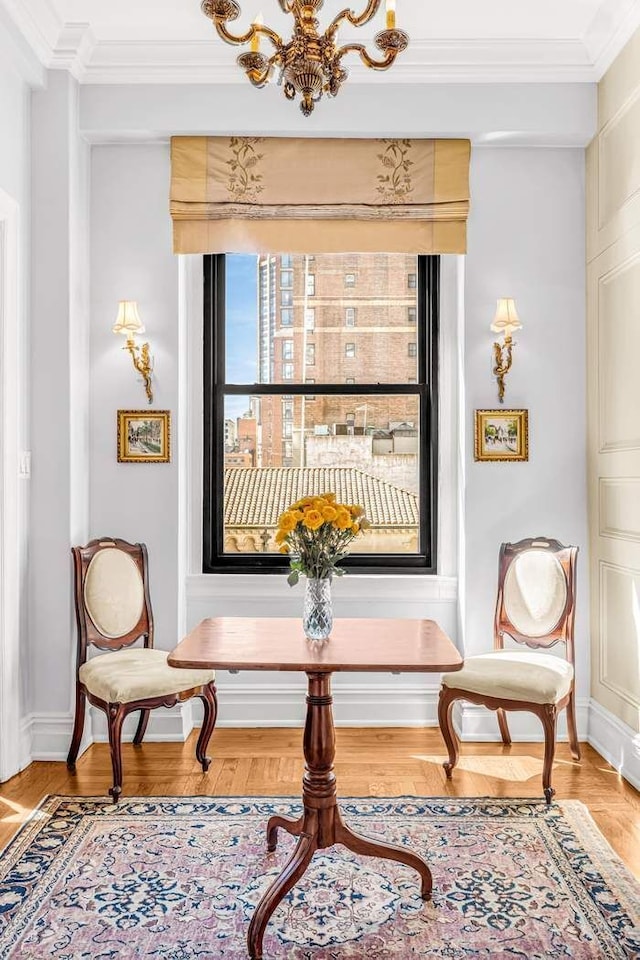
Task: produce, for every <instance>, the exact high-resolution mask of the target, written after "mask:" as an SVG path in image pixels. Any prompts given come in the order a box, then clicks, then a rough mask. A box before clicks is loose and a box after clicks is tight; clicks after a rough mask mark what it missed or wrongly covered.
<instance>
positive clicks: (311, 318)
mask: <svg viewBox="0 0 640 960" xmlns="http://www.w3.org/2000/svg"><path fill="white" fill-rule="evenodd" d="M304 325H305V327H306V329H307V330H315V328H316V308H315V307H307V308H306V310H305V311H304Z"/></svg>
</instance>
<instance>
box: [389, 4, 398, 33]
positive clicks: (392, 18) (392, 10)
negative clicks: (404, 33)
mask: <svg viewBox="0 0 640 960" xmlns="http://www.w3.org/2000/svg"><path fill="white" fill-rule="evenodd" d="M395 28H396V0H387V30H395Z"/></svg>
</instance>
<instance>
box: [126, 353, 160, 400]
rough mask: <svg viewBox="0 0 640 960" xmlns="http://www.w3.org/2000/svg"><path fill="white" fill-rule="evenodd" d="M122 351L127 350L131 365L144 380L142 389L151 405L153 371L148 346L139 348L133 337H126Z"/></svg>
mask: <svg viewBox="0 0 640 960" xmlns="http://www.w3.org/2000/svg"><path fill="white" fill-rule="evenodd" d="M122 349H123V350H128V351H129V353H130V354H131V359H132V361H133V365H134V367H135V368H136V370H137V371H138V373H139V374H140V376H141V377H142V379H143V380H144V389H145V392H146V394H147V400H148V401H149V403H153V390H152V388H151V371H152V370H153V361H152V360H151V356H150V354H149V344H148V343H143V344H142V346H141V347H139V346H138V345H137V343H136V342H135V340H134V339H133V337H128V338H127V342H126V343H125V345H124V347H123V348H122Z"/></svg>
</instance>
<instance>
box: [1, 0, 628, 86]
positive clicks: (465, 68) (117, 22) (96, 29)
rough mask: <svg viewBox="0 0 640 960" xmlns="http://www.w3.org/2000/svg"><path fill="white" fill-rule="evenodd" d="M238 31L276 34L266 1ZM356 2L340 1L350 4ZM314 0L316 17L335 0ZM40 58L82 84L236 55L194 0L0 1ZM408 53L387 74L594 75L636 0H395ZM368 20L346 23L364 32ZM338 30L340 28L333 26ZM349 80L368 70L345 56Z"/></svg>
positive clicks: (213, 64) (233, 74)
mask: <svg viewBox="0 0 640 960" xmlns="http://www.w3.org/2000/svg"><path fill="white" fill-rule="evenodd" d="M240 2H241V6H242V11H243V15H242V18H241V19H240V20H239V21H237V22H236V23H235V24H234V25H233V27H234V28H238V29H241V28H244V27H246V26H248V24H249V23H250V22H251V21H252V20H253V19H254V17H255V16H256V14H257V13H258V12H262V13H263V14H264V17H265V21H266V23H267V24H269V25H271V26H273V27H274V28H275V29H277V30H278V31H279V32H283V33H284V35H285V36H286V35H287V34H288V29H287V25H288V24H290V22H291V18H290V17H287V16H286V15H284V14H283V13H282V12H281V10H280V9H279V7H278V4H277V0H240ZM364 2H365V0H351V6H352V8H353V9H354V10H356V12H360V10H362V9H363V7H364ZM344 5H345V3H344V0H326V2H325V7H324V9H323V11H322V12H321V19H322V21H323V22H327V21H328V20H329V18H330V17H331V16H332V15H333V14H335V13H337V12H338V10H340V9H342V8H343V7H344ZM1 8H4V10H5V11H6V12H7V13H8V14H9V16H10V17H11V19H12V20H13V22H14V23H15V24H16V26H17V27H18V28H19V30H20V31H21V32H22V34H23V35H24V36H25V38H26V39H27V41H28V42H29V44H30V45H31V47H32V48H33V49H34V50H35V52H36V54H37V55H38V57H39V58H40V60H41V61H42V62H43V63H44V64H45V66H49V67H59V68H67V69H70V70H71V71H72V72H73V73H74V75H75V76H77V77H78V78H79V79H80V80H82V81H83V82H89V83H105V82H106V83H126V82H173V83H175V82H244V78H243V76H242V73H241V71H240V70H238V68H237V67H236V66H235V58H236V56H237V55H238V53H239V52H240V51H239V50H238V48H235V47H230V46H229V45H227V44H224V43H223V42H222V41H221V40H219V39H218V38H217V36H216V35H215V32H214V30H213V26H212V24H211V22H210V21H209V20H207V19H206V18H205V17H204V16H203V14H202V13H201V11H200V4H199V0H107V2H105V0H0V9H1ZM397 20H398V26H400V27H402V28H403V29H405V30H406V31H407V32H408V33H409V35H410V37H411V44H410V47H409V49H408V50H407V51H406V53H405V54H403V56H402V57H401V58H399V59H398V61H397V63H396V65H395V66H394V68H393V70H391V71H389V73H388V74H387V75H386V77H387V80H386V82H388V81H389V80H391V79H392V78H393V81H394V82H411V83H416V82H433V81H442V82H446V81H473V80H477V81H523V82H524V81H526V82H535V81H541V82H544V81H563V80H565V81H583V82H588V81H594V80H598V79H599V78H600V76H601V75H602V73H603V72H604V71H605V70H606V69H607V67H608V66H609V65H610V63H611V61H612V60H613V59H614V57H615V56H616V55H617V53H618V52H619V50H620V49H621V48H622V46H623V45H624V43H625V42H626V41H627V40H628V39H629V37H630V36H631V34H632V33H633V31H634V30H635V29H636V28H637V27H638V26H639V25H640V0H397ZM383 26H384V2H383V3H382V5H381V10H380V12H379V13H378V15H377V16H376V18H375V20H374V21H373V22H372V23H371V24H369V25H368V26H367V27H364V28H361V29H360V30H358V31H354V29H353V28H351V31H350V32H351V35H353V34H354V32H355V33H357V35H358V36H359V37H360V38H362V39H363V40H366V39H371V38H372V37H373V35H374V34H375V33H376V32H377V30H378V29H381V28H382V27H383ZM341 36H345V37H346V36H349V31H347V30H343V31H342V32H341ZM353 66H354V69H353V70H352V76H353V77H354V79H355V80H358V79H360V80H365V79H366V80H371V78H372V72H371V71H367V70H365V69H363V68H359V67H358V65H357V64H354V65H353Z"/></svg>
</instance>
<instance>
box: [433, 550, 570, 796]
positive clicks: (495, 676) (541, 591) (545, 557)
mask: <svg viewBox="0 0 640 960" xmlns="http://www.w3.org/2000/svg"><path fill="white" fill-rule="evenodd" d="M577 554H578V548H577V547H565V546H563V545H562V544H561V543H559V542H558V541H557V540H547V539H544V538H539V539H537V540H533V539H529V540H520V541H519V542H518V543H503V544H502V547H501V549H500V563H499V576H498V599H497V603H496V613H495V625H494V651H493V653H486V654H481V655H480V656H475V657H469V658H467V659H466V660H465V662H464V667H463V668H462V670H460V671H458V672H457V673H447V674H445V675H444V676H443V678H442V688H441V690H440V700H439V705H438V721H439V724H440V730H441V731H442V735H443V737H444V740H445V743H446V746H447V749H448V751H449V760H448V762H447V763H445V764H443V766H444V769H445V773H446V775H447V779H448V780H451V776H452V771H453V768H454V767H455V765H456V763H457V762H458V746H459V745H458V738H457V736H456V733H455V730H454V728H453V723H452V711H453V705H454V703H455V702H456V700H468V701H469V702H470V703H479V704H481V705H482V706H485V707H488V708H489V710H496V711H497V714H498V725H499V727H500V733H501V735H502V740H503V742H504V743H506V744H510V743H511V737H510V735H509V727H508V725H507V718H506V715H505V711H506V710H526V711H529V712H531V713H535V714H536V716H538V717H540V720H541V721H542V726H543V729H544V766H543V771H542V785H543V788H544V795H545V798H546V801H547V803H551V798H552V797H553V795H554V793H555V791H554V789H553V787H552V786H551V770H552V766H553V757H554V753H555V746H556V723H557V717H558V712H559V711H560V710H562V708H563V707H566V710H567V726H568V730H569V743H570V746H571V753H572V755H573V758H574V759H575V760H579V759H580V745H579V743H578V734H577V730H576V715H575V679H574V664H575V657H574V642H573V630H574V620H575V579H576V557H577ZM505 636H507V637H510V638H511V639H512V640H515V641H516V642H517V643H518V644H525V645H526V646H527V647H530V648H532V650H534V651H536V652H530V651H528V650H527V651H524V650H517V649H513V650H511V649H509V650H507V649H505V643H504V638H505ZM557 643H564V653H565V657H564V658H561V657H557V656H553V655H552V654H548V653H541V652H539V651H540V650H547V649H548V648H549V647H552V646H554V645H555V644H557Z"/></svg>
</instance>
